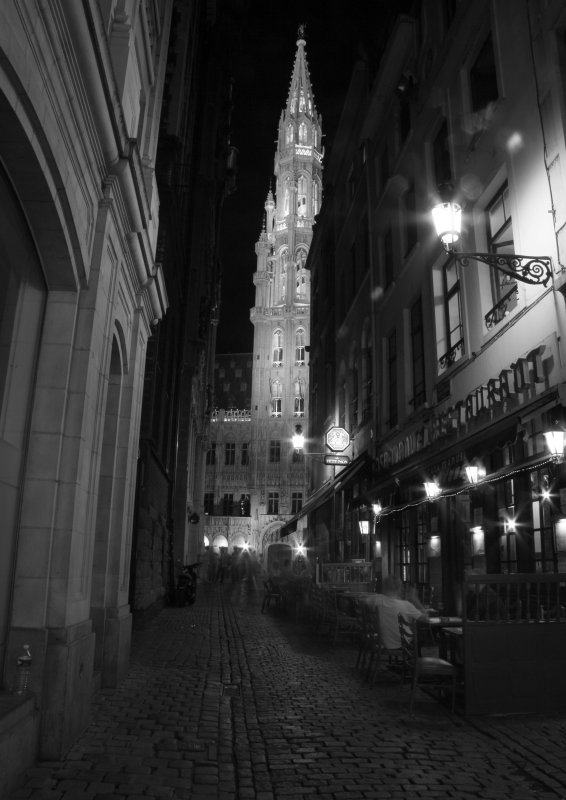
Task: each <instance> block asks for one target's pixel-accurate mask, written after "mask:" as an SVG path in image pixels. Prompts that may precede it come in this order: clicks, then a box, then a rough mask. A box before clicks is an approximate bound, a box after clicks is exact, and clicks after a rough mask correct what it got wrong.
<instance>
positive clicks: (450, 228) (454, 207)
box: [432, 202, 552, 286]
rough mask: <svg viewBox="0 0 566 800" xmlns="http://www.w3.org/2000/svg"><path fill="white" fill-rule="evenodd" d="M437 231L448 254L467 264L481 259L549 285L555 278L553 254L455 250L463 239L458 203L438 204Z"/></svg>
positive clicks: (529, 280)
mask: <svg viewBox="0 0 566 800" xmlns="http://www.w3.org/2000/svg"><path fill="white" fill-rule="evenodd" d="M432 219H433V222H434V227H435V229H436V233H437V234H438V237H439V238H440V241H441V242H442V244H443V245H444V249H445V250H446V252H447V253H450V254H451V255H453V257H454V258H455V260H456V261H457V262H458V263H459V264H461V266H463V267H467V266H468V264H469V262H470V260H473V261H480V262H482V263H483V264H487V265H488V267H491V268H492V269H497V270H499V271H500V272H504V273H505V274H506V275H510V276H511V277H512V278H514V279H515V280H517V281H521V282H522V283H531V284H535V285H538V284H542V285H543V286H546V284H547V283H548V282H549V281H550V280H552V259H551V258H550V257H549V256H520V255H518V254H517V253H458V252H456V251H455V250H454V246H455V244H456V242H457V241H458V240H459V238H460V232H461V227H462V209H461V207H460V206H459V205H458V203H453V202H447V203H438V205H436V206H434V208H433V209H432Z"/></svg>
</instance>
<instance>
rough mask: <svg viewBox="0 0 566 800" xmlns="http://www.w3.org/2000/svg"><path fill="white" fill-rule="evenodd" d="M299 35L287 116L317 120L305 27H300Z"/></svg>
mask: <svg viewBox="0 0 566 800" xmlns="http://www.w3.org/2000/svg"><path fill="white" fill-rule="evenodd" d="M298 33H299V38H298V40H297V53H296V55H295V64H294V67H293V74H292V76H291V85H290V87H289V96H288V98H287V114H288V115H289V116H291V117H295V118H297V117H299V116H300V115H301V114H304V115H305V116H306V117H308V118H309V119H315V118H316V109H315V106H314V96H313V93H312V86H311V79H310V75H309V68H308V64H307V56H306V53H305V47H306V41H305V40H304V38H303V36H304V33H305V26H304V25H300V26H299V31H298Z"/></svg>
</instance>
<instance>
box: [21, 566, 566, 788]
mask: <svg viewBox="0 0 566 800" xmlns="http://www.w3.org/2000/svg"><path fill="white" fill-rule="evenodd" d="M355 661H356V646H355V643H353V642H349V641H347V640H346V639H343V640H339V641H338V642H337V644H336V645H335V646H332V644H331V643H330V642H329V641H328V639H327V638H326V637H324V636H322V635H318V634H317V635H314V634H313V633H312V631H311V630H310V627H309V625H308V621H307V620H306V619H300V620H294V619H292V618H290V617H289V616H287V615H285V614H284V613H282V612H281V611H277V610H275V609H269V610H268V611H267V612H266V613H265V614H262V613H261V592H258V591H255V590H249V589H248V586H247V584H246V582H245V581H243V582H238V583H235V584H231V583H227V584H224V585H219V584H212V585H210V584H206V583H204V584H202V585H200V586H199V594H198V598H197V602H196V604H195V605H194V606H192V607H188V608H168V609H166V610H165V611H163V612H162V613H161V614H160V615H159V616H158V617H157V618H155V619H154V621H153V622H152V623H151V624H150V625H149V626H148V627H147V629H146V630H144V631H143V632H138V633H136V634H134V642H133V651H132V659H131V666H130V670H129V673H128V677H127V679H126V680H125V681H124V682H123V683H122V685H121V686H120V687H119V688H118V689H116V690H112V691H103V692H101V693H99V694H98V695H97V699H96V701H95V703H94V704H93V710H92V714H91V719H90V722H89V725H88V727H87V729H86V730H85V731H84V733H83V735H82V736H81V737H80V739H79V740H78V741H77V742H76V744H75V745H74V747H73V748H72V750H71V751H70V752H69V753H68V754H67V757H66V758H65V760H63V761H61V762H57V763H42V764H38V765H37V766H36V767H35V768H34V769H32V770H30V771H29V773H28V776H27V779H26V782H25V784H24V785H23V786H22V787H21V788H19V789H18V790H16V791H15V792H13V793H12V795H11V797H10V800H23V799H24V798H26V800H40V799H41V800H139V798H170V800H189V798H190V800H205V799H207V798H222V799H223V800H238V799H240V798H241V799H242V800H244V799H245V800H280V798H281V799H282V798H297V797H310V796H312V797H316V798H326V800H355V799H357V798H380V799H381V798H383V799H385V798H423V797H426V798H482V799H483V800H486V798H492V799H493V800H504V799H505V800H534V799H535V798H536V800H543V798H544V799H547V800H550V799H551V798H566V763H565V761H564V752H566V719H565V718H564V717H556V718H554V717H551V718H549V717H544V718H542V717H541V718H538V717H527V718H525V717H500V718H490V719H481V720H479V719H475V720H470V719H466V718H464V717H463V716H462V715H460V714H455V715H454V716H451V715H450V713H449V712H448V711H447V710H446V709H444V707H442V706H440V705H439V704H438V703H437V702H436V701H434V700H433V699H431V698H429V697H428V696H426V695H424V694H421V693H419V694H418V696H417V701H416V703H415V714H414V716H413V717H410V716H409V713H408V700H409V690H408V687H407V686H406V685H404V686H400V685H399V683H398V682H397V680H396V679H395V678H394V677H393V676H390V675H388V674H387V672H386V671H385V670H384V672H383V676H382V679H379V680H378V682H377V683H376V685H374V686H369V685H368V684H367V683H365V682H364V680H363V676H362V675H361V674H360V673H359V672H358V671H357V670H356V668H355Z"/></svg>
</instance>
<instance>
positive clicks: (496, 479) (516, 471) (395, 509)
mask: <svg viewBox="0 0 566 800" xmlns="http://www.w3.org/2000/svg"><path fill="white" fill-rule="evenodd" d="M547 464H556V458H555V457H554V456H549V457H548V458H546V459H544V461H541V462H540V463H536V464H527V465H524V466H522V467H517V468H516V469H513V470H510V471H509V472H506V473H505V474H504V475H494V476H493V477H491V478H490V477H489V476H488V477H485V478H482V479H481V480H480V481H478V482H477V483H473V484H467V485H466V486H461V487H460V488H459V489H454V490H453V491H449V490H447V491H441V492H440V493H439V494H438V495H437V496H436V497H422V498H420V499H419V500H414V501H412V502H410V503H405V504H404V505H400V506H391V507H389V508H387V507H386V508H382V509H381V511H380V512H379V513H378V514H376V521H377V522H379V520H380V518H381V517H387V516H390V515H391V514H397V513H399V512H401V511H406V509H408V508H416V507H417V506H421V505H423V504H424V503H431V502H434V500H440V499H441V498H444V497H457V496H458V495H460V494H464V493H466V492H469V491H470V489H472V490H473V489H476V488H478V487H479V486H484V485H485V484H489V483H497V482H499V481H504V480H508V479H509V478H512V477H513V476H514V475H519V474H521V473H523V472H532V470H533V469H538V468H540V467H544V466H546V465H547Z"/></svg>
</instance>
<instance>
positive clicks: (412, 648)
mask: <svg viewBox="0 0 566 800" xmlns="http://www.w3.org/2000/svg"><path fill="white" fill-rule="evenodd" d="M399 634H400V636H401V649H402V651H403V678H404V676H405V674H407V673H408V674H409V676H410V679H411V700H410V704H409V713H410V714H412V713H413V702H414V697H415V690H416V688H417V686H433V687H436V688H445V689H448V688H450V689H451V692H452V701H451V706H450V709H451V711H452V713H454V708H455V705H456V678H457V674H458V672H457V667H456V666H455V665H454V664H451V663H450V661H445V660H444V659H443V658H437V657H434V656H419V654H418V652H419V649H418V639H417V623H416V620H415V619H407V618H406V617H404V616H403V614H399Z"/></svg>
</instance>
